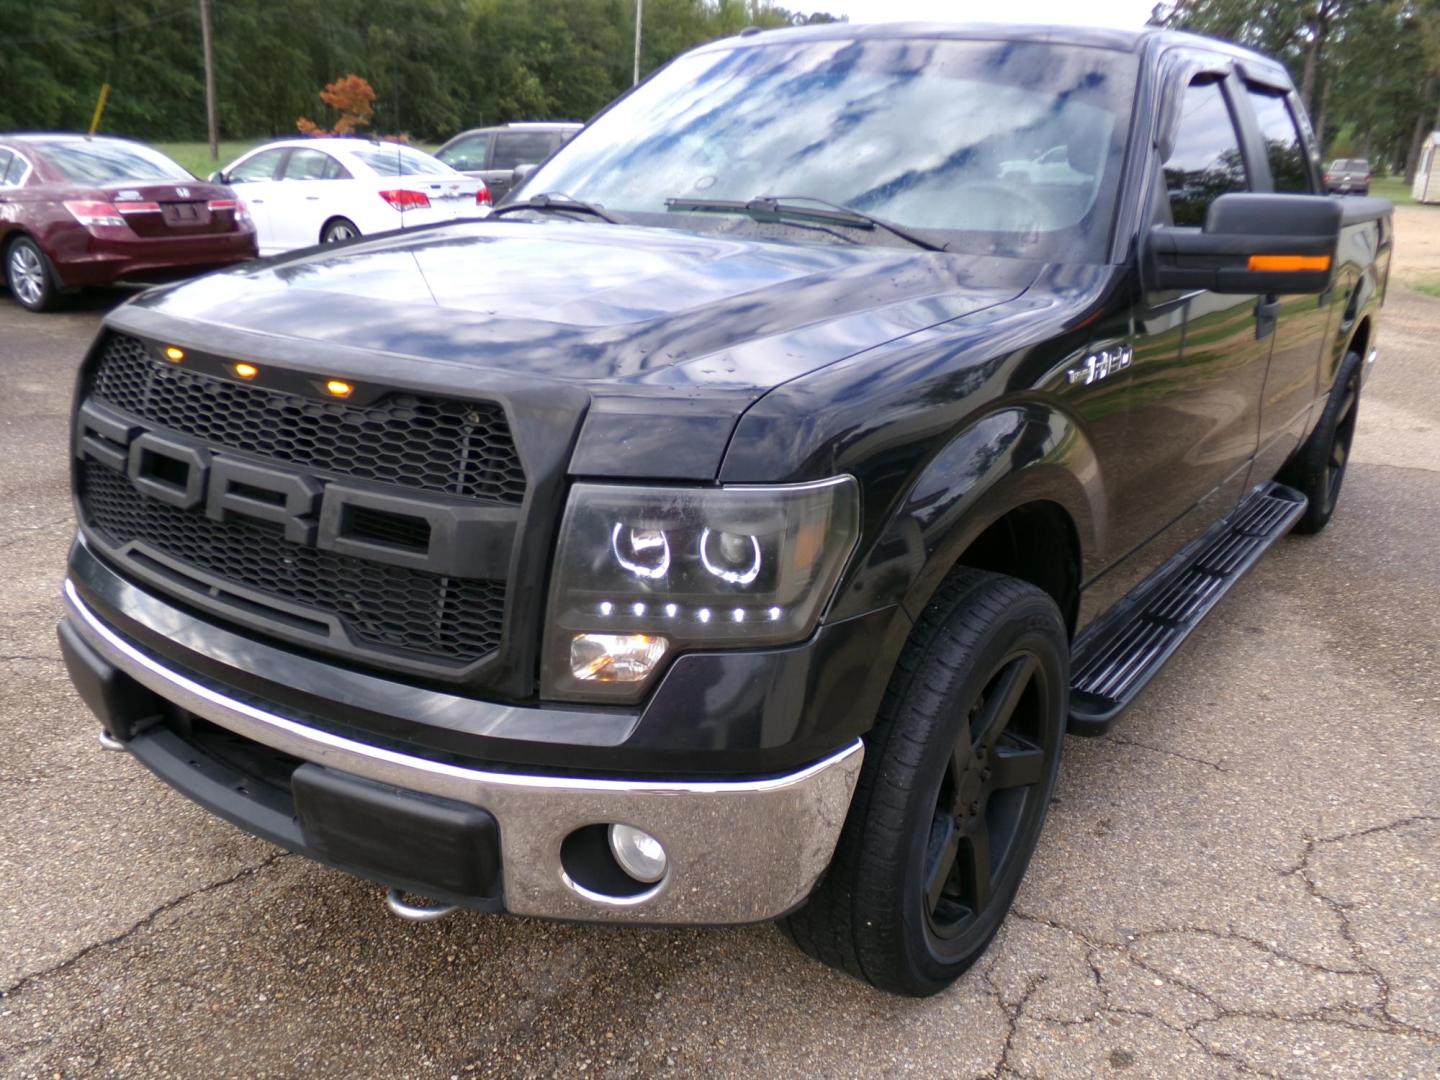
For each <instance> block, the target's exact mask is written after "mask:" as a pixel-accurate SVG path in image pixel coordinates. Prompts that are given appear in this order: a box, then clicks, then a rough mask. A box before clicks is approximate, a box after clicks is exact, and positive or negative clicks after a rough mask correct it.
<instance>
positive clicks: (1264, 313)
mask: <svg viewBox="0 0 1440 1080" xmlns="http://www.w3.org/2000/svg"><path fill="white" fill-rule="evenodd" d="M1279 318H1280V298H1279V297H1278V296H1264V297H1261V298H1260V299H1259V300H1257V301H1255V340H1256V341H1263V340H1264V339H1265V338H1267V337H1269V336H1270V335H1271V334H1273V333H1274V332H1275V323H1276V322H1277V321H1278V320H1279Z"/></svg>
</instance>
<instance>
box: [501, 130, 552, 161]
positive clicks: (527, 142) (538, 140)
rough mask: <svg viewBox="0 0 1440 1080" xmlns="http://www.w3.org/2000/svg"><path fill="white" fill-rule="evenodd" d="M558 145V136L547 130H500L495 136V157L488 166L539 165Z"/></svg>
mask: <svg viewBox="0 0 1440 1080" xmlns="http://www.w3.org/2000/svg"><path fill="white" fill-rule="evenodd" d="M559 145H560V139H559V136H558V135H557V134H555V133H552V132H549V131H502V132H500V134H498V135H496V136H495V159H494V161H493V162H492V163H491V165H490V167H491V168H492V169H513V168H515V166H517V165H539V164H540V162H542V161H544V160H545V159H546V158H547V157H549V156H550V151H552V150H554V149H555V147H557V146H559Z"/></svg>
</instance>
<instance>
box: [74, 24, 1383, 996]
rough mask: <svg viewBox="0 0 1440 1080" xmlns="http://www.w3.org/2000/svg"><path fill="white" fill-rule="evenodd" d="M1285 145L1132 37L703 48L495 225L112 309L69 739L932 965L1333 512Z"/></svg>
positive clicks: (577, 910)
mask: <svg viewBox="0 0 1440 1080" xmlns="http://www.w3.org/2000/svg"><path fill="white" fill-rule="evenodd" d="M916 118H924V119H925V122H924V123H917V122H915V121H916ZM1308 131H1309V129H1308V127H1306V125H1305V123H1304V118H1303V113H1302V112H1301V111H1300V104H1299V99H1298V97H1297V95H1296V94H1295V92H1294V89H1293V87H1292V86H1291V84H1290V79H1289V76H1288V75H1287V74H1286V70H1285V68H1284V67H1283V66H1281V65H1280V64H1278V63H1276V62H1274V61H1271V60H1268V59H1266V58H1264V57H1262V56H1258V55H1256V54H1254V53H1250V52H1247V51H1244V50H1240V49H1237V48H1233V47H1230V46H1225V45H1222V44H1219V43H1217V42H1213V41H1207V40H1205V39H1202V38H1196V37H1191V36H1186V35H1177V34H1170V33H1164V32H1140V33H1121V32H1115V31H1087V30H1080V29H1073V28H1064V29H1061V28H1035V27H1015V28H1008V27H998V28H997V27H993V26H986V27H976V28H964V27H962V28H955V29H946V28H937V27H934V26H915V27H909V26H899V27H893V26H849V25H832V26H823V27H809V28H805V29H795V30H782V31H776V32H773V33H754V34H747V35H743V36H741V37H738V38H735V39H731V40H727V41H721V42H717V43H714V44H711V45H707V46H705V47H703V48H700V49H697V50H695V51H693V52H691V53H687V54H685V55H684V56H682V57H680V58H679V59H677V60H675V61H674V62H673V63H671V64H670V65H669V66H667V67H665V68H663V69H662V70H661V71H659V72H657V73H656V74H655V75H654V76H653V77H652V78H650V79H649V80H648V81H647V82H645V83H642V84H641V85H640V86H639V87H638V88H637V89H635V90H634V91H632V92H631V93H629V94H627V95H625V96H624V97H623V98H621V99H620V100H619V101H617V102H616V103H615V104H614V105H612V106H611V107H610V108H609V109H608V110H606V111H605V112H603V113H602V114H601V115H600V116H598V117H597V118H596V119H594V120H593V121H591V123H590V124H588V125H587V126H586V128H585V130H584V131H582V132H581V133H580V134H579V135H578V136H577V137H576V138H574V139H573V140H571V141H570V142H568V143H566V144H565V145H564V146H563V147H561V148H560V150H559V151H558V152H557V153H556V154H555V155H554V156H552V157H551V158H550V159H549V160H548V161H547V162H546V163H545V164H544V165H542V166H541V167H540V169H539V170H538V171H537V172H535V173H534V174H533V175H532V176H531V177H530V178H529V179H528V180H527V181H526V182H525V184H524V185H523V186H522V187H521V188H520V189H519V190H518V191H516V192H515V193H514V195H513V196H512V200H511V202H509V203H508V204H506V205H503V206H501V207H499V208H497V210H496V211H495V212H494V214H492V215H491V216H490V217H488V218H486V219H484V220H483V221H478V222H473V223H456V224H453V225H444V226H438V227H435V228H427V229H422V230H416V231H414V232H406V233H404V234H399V233H392V234H389V235H386V236H377V237H373V238H370V239H368V240H365V241H362V242H356V243H349V244H345V245H343V246H341V247H326V248H314V249H310V250H308V251H306V252H302V253H298V254H296V255H292V256H289V257H288V258H282V259H271V260H267V261H265V262H264V263H262V264H259V265H256V266H254V267H251V268H249V269H247V270H242V271H231V272H226V274H224V275H222V276H220V277H212V278H210V279H208V280H206V281H205V282H202V283H199V284H195V285H190V286H182V287H178V288H172V289H167V290H161V291H155V292H151V293H148V294H147V295H145V296H144V297H142V298H140V299H138V300H137V301H135V302H132V303H130V304H127V305H125V306H123V307H120V308H118V309H116V310H115V311H114V312H112V313H111V314H110V315H109V316H108V317H107V319H106V322H105V326H104V327H103V329H102V331H101V333H100V335H99V337H98V338H97V340H96V341H95V344H94V346H93V348H92V349H91V351H90V354H89V356H88V357H87V359H86V362H85V364H84V366H83V368H82V370H81V372H80V374H79V378H78V381H77V399H76V410H75V431H74V441H73V444H72V446H73V454H74V482H75V501H76V508H77V511H78V515H79V518H80V536H79V538H78V540H77V542H76V545H75V547H74V550H73V553H72V555H71V560H70V568H69V577H68V580H67V581H66V583H65V586H64V589H65V597H66V604H67V617H66V620H65V621H64V623H62V625H61V631H60V632H61V640H62V644H63V647H64V652H65V656H66V661H67V663H68V665H69V668H70V672H71V674H72V676H73V678H74V680H75V682H76V684H77V686H78V687H79V689H80V691H81V693H82V694H83V695H84V697H85V699H86V701H88V702H89V703H90V704H91V706H92V707H93V708H94V709H95V711H96V712H97V713H98V715H99V716H100V718H101V720H102V722H103V724H104V729H105V732H106V734H105V735H104V742H105V743H106V745H109V746H111V747H113V748H116V749H121V750H129V751H130V752H131V753H133V754H134V755H135V757H136V758H137V759H139V760H140V761H142V762H143V763H144V764H145V765H146V766H147V767H148V768H150V769H151V770H153V771H154V772H155V773H157V774H158V775H159V776H160V777H161V778H163V779H164V780H165V781H166V782H168V783H170V784H173V785H174V786H175V787H177V788H179V789H180V790H182V791H184V792H185V793H187V794H188V795H190V796H191V797H192V798H194V799H196V800H198V801H199V802H201V803H202V804H204V805H205V806H208V807H210V808H211V809H212V810H214V811H215V812H216V813H218V814H221V815H223V816H225V817H227V818H228V819H230V820H231V821H234V822H236V823H237V824H239V825H240V826H241V827H242V828H245V829H248V830H250V831H251V832H253V833H256V834H258V835H260V836H265V837H268V838H270V839H271V840H273V841H275V842H276V843H278V844H281V845H283V846H284V847H286V848H289V849H291V850H294V851H299V852H303V853H305V854H306V855H308V856H311V857H313V858H316V859H319V860H322V861H324V862H328V863H331V864H333V865H335V866H339V867H341V868H343V869H345V870H347V871H350V872H352V873H356V874H359V875H362V876H364V877H367V878H370V879H373V880H376V881H379V882H383V883H384V884H386V885H388V886H390V887H391V889H392V890H405V891H407V892H409V893H411V894H415V895H417V896H420V897H428V898H430V899H431V900H432V901H434V902H436V903H438V904H444V905H458V906H463V907H469V908H475V909H479V910H483V911H509V912H514V913H517V914H522V915H533V916H541V917H548V918H562V919H588V920H598V921H606V922H620V923H630V924H652V925H654V924H683V923H705V924H717V923H746V922H756V921H759V920H764V919H777V918H778V919H783V920H784V925H785V926H786V928H787V930H788V932H789V934H790V935H791V937H792V938H793V939H794V940H795V941H796V942H797V943H798V944H799V945H800V946H801V947H802V948H804V949H805V950H807V951H808V952H810V953H811V954H812V955H814V956H816V957H819V958H821V959H822V960H824V961H826V962H827V963H830V964H834V965H836V966H837V967H841V968H844V969H845V970H847V971H850V972H853V973H854V974H856V975H857V976H859V977H861V978H864V979H867V980H869V981H870V982H872V983H875V984H877V985H879V986H883V987H886V988H888V989H891V990H896V991H901V992H904V993H911V994H924V993H932V992H934V991H936V990H938V989H940V988H941V987H943V986H945V985H947V984H948V983H949V982H950V981H951V980H953V979H954V978H955V977H956V976H957V975H958V974H959V973H960V972H961V971H963V970H964V969H965V968H966V967H967V966H969V965H970V964H971V963H973V962H974V961H975V959H976V958H977V957H978V956H980V954H981V953H982V952H983V950H984V949H985V947H986V945H987V944H988V942H989V941H990V940H991V938H992V937H993V936H994V934H995V932H996V930H997V929H998V928H999V926H1000V924H1001V921H1002V919H1003V918H1004V917H1005V913H1006V911H1007V910H1008V909H1009V907H1010V903H1011V900H1012V898H1013V897H1014V896H1015V893H1016V890H1017V889H1018V888H1019V887H1020V881H1021V878H1022V876H1023V875H1024V873H1025V869H1026V866H1027V864H1028V863H1029V861H1030V856H1031V853H1032V852H1033V851H1034V850H1035V845H1036V843H1037V841H1038V839H1039V837H1040V832H1041V828H1042V826H1043V823H1044V820H1045V815H1046V811H1047V808H1048V807H1049V805H1050V801H1051V796H1052V792H1053V790H1054V783H1055V777H1056V771H1057V768H1058V766H1059V761H1060V754H1061V749H1062V746H1063V745H1064V735H1065V733H1066V731H1067V730H1068V731H1070V732H1073V733H1078V734H1097V733H1100V732H1103V731H1105V730H1106V729H1107V727H1108V726H1109V725H1110V724H1112V723H1113V722H1114V721H1115V719H1116V717H1117V716H1118V715H1119V714H1120V713H1121V712H1122V710H1123V709H1125V707H1126V706H1128V705H1129V704H1130V703H1131V702H1133V701H1134V700H1135V698H1136V695H1138V694H1139V693H1140V692H1141V691H1142V690H1143V688H1144V687H1145V686H1146V685H1147V684H1148V683H1149V682H1150V680H1151V679H1152V678H1154V677H1155V676H1156V674H1157V673H1158V672H1159V671H1161V670H1162V669H1163V667H1164V664H1165V662H1166V661H1167V660H1168V659H1169V658H1170V657H1171V656H1172V655H1173V654H1174V653H1175V651H1176V650H1177V649H1178V648H1179V647H1180V645H1181V643H1182V642H1183V641H1184V640H1185V639H1186V637H1187V636H1188V635H1189V634H1190V633H1191V632H1192V631H1194V629H1195V628H1196V627H1197V626H1198V625H1199V624H1200V622H1201V620H1202V619H1203V618H1204V617H1205V615H1206V614H1207V613H1208V612H1209V611H1211V610H1212V609H1213V608H1214V606H1215V604H1216V603H1217V602H1219V601H1220V600H1221V598H1222V597H1223V596H1224V595H1225V594H1226V592H1227V591H1228V590H1229V589H1230V588H1231V587H1232V586H1233V585H1234V584H1235V582H1236V581H1237V580H1238V579H1239V578H1240V576H1241V575H1242V574H1243V573H1244V572H1245V571H1246V570H1247V569H1248V568H1249V567H1250V566H1251V565H1253V564H1254V563H1255V561H1256V560H1257V559H1258V558H1259V557H1260V556H1261V554H1262V553H1263V552H1264V551H1265V550H1266V549H1267V548H1269V547H1270V545H1272V544H1274V543H1276V542H1277V541H1278V540H1279V539H1280V538H1281V537H1283V536H1284V535H1285V534H1286V533H1287V532H1289V531H1290V530H1291V529H1292V528H1295V529H1298V530H1301V531H1305V532H1315V531H1317V530H1319V529H1321V528H1323V527H1324V526H1325V523H1326V522H1327V521H1328V520H1329V518H1330V515H1331V514H1332V512H1333V511H1334V510H1335V507H1336V502H1337V499H1338V497H1339V495H1340V489H1341V482H1342V480H1343V478H1344V476H1345V470H1346V462H1347V460H1348V455H1349V451H1350V445H1351V439H1352V437H1353V435H1354V433H1355V419H1356V415H1357V409H1358V401H1359V398H1360V395H1361V392H1362V387H1363V383H1364V380H1365V378H1366V375H1367V373H1368V372H1369V371H1370V370H1371V369H1372V361H1373V360H1374V358H1375V341H1376V333H1377V321H1378V316H1379V309H1380V304H1381V300H1382V296H1383V292H1384V281H1385V275H1386V271H1387V268H1388V264H1389V259H1390V251H1391V246H1392V242H1391V237H1392V232H1391V223H1390V207H1389V204H1388V203H1384V202H1382V201H1379V200H1374V199H1360V198H1352V199H1343V200H1342V199H1332V198H1329V197H1327V196H1326V195H1325V194H1324V192H1323V190H1322V189H1321V188H1320V177H1319V175H1318V172H1317V170H1316V168H1315V162H1314V158H1313V156H1312V151H1311V145H1310V139H1309V135H1308ZM1017 162H1019V163H1031V162H1038V163H1039V164H1040V165H1041V166H1043V167H1037V168H1035V169H1033V170H1031V169H1027V170H1025V174H1026V178H1025V180H1024V181H1018V180H1016V179H1014V174H1015V173H1016V172H1017V171H1018V170H1017V166H1016V164H1015V163H1017ZM1007 173H1009V174H1011V178H1010V179H1006V174H1007ZM562 193H563V194H562ZM1314 554H1316V555H1317V556H1318V555H1320V554H1323V552H1321V551H1316V552H1314ZM1222 632H1223V628H1222ZM1253 689H1254V693H1256V694H1257V695H1258V694H1259V693H1260V690H1259V688H1253ZM1316 696H1317V699H1319V698H1322V697H1323V688H1319V687H1317V688H1316ZM1260 719H1261V718H1260V717H1259V716H1258V713H1257V714H1255V715H1248V716H1247V715H1244V710H1241V711H1240V712H1239V713H1237V715H1236V717H1235V723H1236V724H1245V723H1258V722H1260ZM1223 812H1224V810H1223V808H1214V807H1196V813H1223ZM390 903H391V906H392V908H393V909H394V910H396V911H397V912H398V913H401V914H405V915H408V916H412V917H416V916H418V917H425V916H427V915H432V914H438V913H440V912H441V911H442V910H443V909H441V908H438V907H437V908H429V909H426V908H420V909H419V910H417V909H416V906H414V904H413V903H412V901H411V900H407V899H406V897H405V896H404V895H401V894H400V893H398V892H392V893H391V894H390ZM1133 914H1134V913H1127V914H1126V915H1125V916H1124V917H1125V918H1130V917H1131V916H1132V915H1133ZM1116 917H1117V918H1120V917H1121V916H1120V915H1119V914H1117V916H1116ZM1137 917H1138V916H1137Z"/></svg>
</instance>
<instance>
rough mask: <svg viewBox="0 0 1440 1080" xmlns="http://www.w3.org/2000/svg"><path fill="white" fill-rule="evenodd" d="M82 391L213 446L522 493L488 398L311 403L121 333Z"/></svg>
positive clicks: (498, 415) (433, 483) (501, 494)
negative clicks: (157, 353) (188, 364)
mask: <svg viewBox="0 0 1440 1080" xmlns="http://www.w3.org/2000/svg"><path fill="white" fill-rule="evenodd" d="M91 393H92V395H93V396H94V397H95V398H96V399H98V400H100V401H103V402H105V403H106V404H109V405H111V406H113V407H115V408H117V409H121V410H123V411H125V412H128V413H131V414H133V415H135V416H137V417H140V418H142V419H145V420H149V421H152V422H153V423H155V424H156V425H157V426H159V427H163V428H166V429H168V430H170V431H176V432H181V433H183V434H186V435H191V436H194V437H195V438H197V439H200V440H202V441H203V442H205V443H206V444H208V445H209V446H211V447H213V448H229V449H232V450H243V451H246V452H248V453H252V454H259V455H261V456H263V457H268V458H274V459H277V460H279V461H287V462H291V463H292V464H295V465H300V466H303V467H306V468H311V469H316V470H319V471H321V472H326V473H330V474H334V475H337V476H350V477H356V478H358V479H362V480H376V481H379V482H381V483H388V484H403V485H405V486H407V487H414V488H423V489H425V490H427V491H440V492H444V493H445V494H447V495H461V496H466V497H469V498H476V499H489V500H493V501H497V502H503V503H511V504H516V503H519V502H520V501H521V500H522V499H523V498H524V496H525V473H524V470H523V469H522V468H521V465H520V458H519V456H518V455H517V453H516V450H515V442H514V439H513V438H512V437H511V434H510V425H509V423H508V422H507V421H506V419H505V411H504V410H503V409H502V408H501V407H500V406H499V405H497V404H495V403H494V402H469V401H450V400H446V399H442V398H428V397H417V396H416V395H414V394H402V393H392V394H388V395H386V396H385V397H384V398H382V399H380V400H379V401H377V402H376V403H374V404H372V405H366V406H358V405H347V404H345V403H343V402H338V401H318V400H313V399H311V398H307V397H302V396H301V395H299V394H289V393H283V392H280V391H276V390H268V389H266V388H264V387H262V386H252V385H247V384H244V383H235V382H230V381H228V380H226V379H219V378H216V377H214V376H212V375H206V374H203V373H200V372H196V371H189V370H186V369H185V368H182V367H176V366H175V365H172V364H168V363H166V362H164V361H161V360H158V359H156V358H155V357H154V356H153V355H152V354H151V353H150V351H149V349H148V348H147V347H146V346H145V344H144V342H142V341H140V340H139V339H138V338H134V337H131V336H129V335H128V334H112V335H111V336H110V339H109V340H108V341H107V342H106V345H105V348H104V351H103V353H102V354H101V357H100V361H99V363H98V365H97V366H96V368H95V374H94V376H93V379H92V383H91Z"/></svg>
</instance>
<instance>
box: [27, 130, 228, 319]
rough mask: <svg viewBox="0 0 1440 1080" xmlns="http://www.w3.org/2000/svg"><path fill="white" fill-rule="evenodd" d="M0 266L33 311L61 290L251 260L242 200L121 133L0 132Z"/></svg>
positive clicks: (172, 275)
mask: <svg viewBox="0 0 1440 1080" xmlns="http://www.w3.org/2000/svg"><path fill="white" fill-rule="evenodd" d="M0 256H3V259H0V266H3V268H4V275H5V280H6V282H7V284H8V285H9V286H10V292H11V294H12V295H13V296H14V297H15V299H16V300H17V301H19V302H20V303H21V304H22V305H24V306H25V307H27V308H29V309H30V310H31V311H41V310H43V309H45V308H47V307H49V306H51V305H52V304H53V303H54V302H55V299H56V297H57V296H58V295H59V294H60V292H61V291H63V290H67V289H74V288H79V287H82V286H85V285H107V284H110V283H112V282H116V281H121V280H126V281H161V280H167V279H171V278H175V277H179V276H183V275H186V274H196V273H201V272H203V271H205V270H211V269H215V268H216V267H221V266H228V265H230V264H231V263H237V262H242V261H244V260H246V259H253V258H254V257H255V229H254V226H253V225H252V224H251V222H250V216H249V214H247V213H246V212H245V206H244V203H242V202H240V201H239V200H237V199H236V198H235V193H234V192H232V191H231V190H230V189H229V188H226V187H222V186H221V185H219V184H211V183H207V182H205V181H203V180H196V179H195V178H194V177H193V176H191V175H190V173H188V172H186V171H185V170H184V169H182V168H181V167H180V166H179V165H177V164H176V163H175V162H173V161H171V160H170V159H169V158H167V157H166V156H165V155H164V154H161V153H159V152H158V151H156V150H152V149H151V148H150V147H148V146H142V145H140V144H139V143H133V142H128V141H126V140H124V139H107V138H86V137H84V136H81V135H0Z"/></svg>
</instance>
